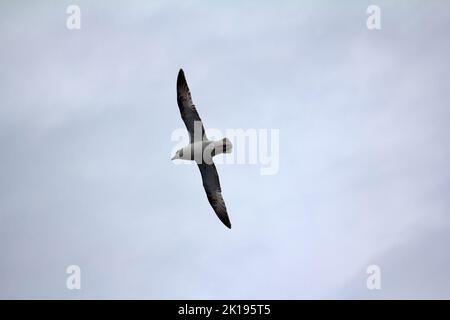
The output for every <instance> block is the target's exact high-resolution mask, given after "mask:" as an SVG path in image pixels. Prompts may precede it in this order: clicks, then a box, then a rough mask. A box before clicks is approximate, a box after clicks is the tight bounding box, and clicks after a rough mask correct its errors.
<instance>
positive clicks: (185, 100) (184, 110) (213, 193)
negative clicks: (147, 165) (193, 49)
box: [172, 69, 232, 229]
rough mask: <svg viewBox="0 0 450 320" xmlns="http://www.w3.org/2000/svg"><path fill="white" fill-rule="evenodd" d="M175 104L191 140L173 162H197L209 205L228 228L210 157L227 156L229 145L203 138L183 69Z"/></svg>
mask: <svg viewBox="0 0 450 320" xmlns="http://www.w3.org/2000/svg"><path fill="white" fill-rule="evenodd" d="M177 102H178V107H179V108H180V113H181V118H182V119H183V122H184V124H185V125H186V128H187V130H188V132H189V139H190V141H189V145H187V146H186V147H184V148H181V149H180V150H178V151H177V152H176V153H175V155H174V156H173V157H172V160H175V159H183V160H193V161H195V162H196V163H197V165H198V167H199V169H200V173H201V175H202V180H203V187H204V188H205V191H206V196H207V197H208V201H209V203H210V204H211V206H212V208H213V209H214V212H215V213H216V215H217V217H218V218H219V219H220V221H222V222H223V224H224V225H226V226H227V227H228V228H230V229H231V223H230V218H228V214H227V208H226V206H225V201H223V197H222V190H221V188H220V182H219V175H218V174H217V169H216V166H215V165H214V162H213V160H212V158H213V157H214V156H215V155H217V154H221V153H230V152H231V149H232V144H231V142H230V140H228V139H227V138H224V139H221V140H218V141H211V140H208V138H207V137H206V134H205V128H204V127H203V123H202V120H201V119H200V116H199V115H198V112H197V109H196V108H195V105H194V103H193V102H192V98H191V92H190V91H189V87H188V85H187V82H186V77H185V76H184V72H183V69H180V71H179V72H178V78H177Z"/></svg>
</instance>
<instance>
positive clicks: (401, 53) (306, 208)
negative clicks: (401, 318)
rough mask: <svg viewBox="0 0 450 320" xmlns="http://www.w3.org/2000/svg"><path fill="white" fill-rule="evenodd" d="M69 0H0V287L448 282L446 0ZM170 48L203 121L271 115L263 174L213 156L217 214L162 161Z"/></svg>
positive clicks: (208, 291) (340, 289)
mask: <svg viewBox="0 0 450 320" xmlns="http://www.w3.org/2000/svg"><path fill="white" fill-rule="evenodd" d="M71 3H72V2H70V1H67V2H59V3H58V4H56V3H55V2H50V1H39V2H37V1H34V2H31V1H22V2H20V3H6V2H2V3H1V4H0V6H1V10H0V40H1V42H2V50H1V51H0V60H1V61H2V64H1V67H0V68H1V70H0V150H1V155H2V161H1V163H2V166H0V243H1V245H0V248H1V252H2V259H1V261H0V284H1V285H0V296H1V297H5V298H11V297H13V298H348V297H359V296H361V297H369V298H370V297H372V296H371V294H372V293H373V292H366V290H365V289H364V288H361V286H364V285H365V281H366V278H365V277H366V274H365V273H364V271H365V267H366V265H367V264H379V265H380V266H381V267H382V270H383V272H384V273H383V274H384V275H385V276H384V278H383V279H384V280H383V281H384V282H383V287H384V289H383V290H382V291H381V292H377V293H376V295H377V296H376V297H387V298H393V297H448V296H449V292H450V285H448V279H449V276H448V275H447V274H446V272H445V265H446V263H447V262H448V259H449V257H450V256H449V254H448V253H447V251H448V250H446V247H447V243H448V241H446V237H445V232H446V230H448V210H449V205H450V204H449V201H448V196H447V194H448V190H449V181H450V174H449V172H448V168H447V167H448V165H447V164H448V163H449V160H450V159H449V158H450V153H449V148H448V145H449V137H450V132H449V130H450V129H449V128H450V126H449V125H448V124H449V123H448V121H449V120H448V119H449V117H448V116H449V107H448V99H447V91H448V90H447V88H446V86H447V82H448V81H447V74H448V72H449V71H450V66H449V62H448V58H447V57H448V56H449V54H450V48H449V45H448V41H447V40H446V39H447V37H448V31H449V28H450V25H449V24H450V20H449V19H448V18H449V14H450V7H449V5H448V3H446V2H444V1H442V2H439V1H436V2H433V3H432V4H431V3H429V2H427V3H425V2H421V1H398V2H395V3H392V2H387V1H380V2H379V5H380V6H381V8H382V19H383V20H382V30H380V31H375V32H373V31H372V32H371V31H368V30H367V29H366V24H365V19H366V13H365V9H366V7H367V5H369V4H371V3H369V2H368V3H363V2H360V1H353V2H350V1H349V2H346V4H343V5H339V6H337V5H336V4H335V3H334V2H330V1H320V2H317V1H314V2H311V1H309V2H297V1H292V2H286V3H284V4H282V5H279V4H277V5H275V4H274V3H271V2H263V3H261V2H260V1H258V2H256V1H249V2H245V3H244V4H242V3H241V4H238V3H233V4H212V3H207V2H196V1H195V2H186V1H183V2H177V1H173V2H168V3H166V2H152V3H149V2H148V1H132V2H131V3H130V4H128V3H127V4H122V3H120V2H114V1H97V2H95V4H94V3H92V2H89V1H77V3H78V4H79V5H80V7H81V9H82V29H81V30H79V31H69V30H67V29H66V27H65V18H66V14H65V9H66V6H67V5H69V4H71ZM180 67H183V68H184V69H185V71H186V74H187V78H188V82H189V84H190V87H191V90H192V94H193V98H194V101H195V102H196V104H197V107H198V109H199V111H200V113H201V116H202V118H203V120H204V122H205V125H206V126H207V127H211V128H219V129H222V130H224V129H227V128H244V129H245V128H279V129H280V138H281V141H280V144H281V145H280V172H279V174H278V175H275V176H260V175H259V168H257V167H255V166H249V165H246V166H231V165H230V166H227V165H222V166H220V167H218V170H219V173H220V175H221V182H222V188H223V192H224V197H225V200H226V202H227V206H228V209H229V213H230V217H231V219H232V222H233V229H232V230H231V232H230V231H229V230H227V229H226V228H223V226H222V225H221V224H220V222H219V221H218V220H217V218H216V217H215V216H214V214H213V213H212V211H211V209H210V207H209V204H208V203H207V201H206V197H205V195H204V193H203V190H202V187H201V180H200V175H199V172H198V169H197V168H196V167H195V166H175V165H173V164H172V163H171V162H170V161H169V158H170V150H171V149H172V142H171V141H170V134H171V132H172V131H173V130H174V129H175V128H178V127H182V122H181V119H180V117H179V112H178V109H177V106H176V101H175V79H176V74H177V71H178V68H180ZM426 248H429V250H426ZM402 257H403V258H402ZM420 260H425V261H426V263H419V262H418V261H420ZM69 264H78V265H80V267H81V268H82V274H83V276H82V290H81V291H79V292H74V291H69V290H67V289H66V287H65V280H66V274H65V268H66V267H67V265H69ZM405 268H408V270H409V271H408V272H409V273H405ZM409 274H410V275H412V277H414V278H417V279H420V280H419V282H416V283H415V284H414V283H412V284H411V283H409V282H408V279H409V276H408V275H409ZM418 286H420V287H421V288H424V289H423V291H421V292H418V290H417V289H416V288H418Z"/></svg>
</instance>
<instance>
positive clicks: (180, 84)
mask: <svg viewBox="0 0 450 320" xmlns="http://www.w3.org/2000/svg"><path fill="white" fill-rule="evenodd" d="M185 86H187V82H186V77H185V76H184V71H183V69H180V71H179V72H178V77H177V88H178V89H181V88H183V87H185Z"/></svg>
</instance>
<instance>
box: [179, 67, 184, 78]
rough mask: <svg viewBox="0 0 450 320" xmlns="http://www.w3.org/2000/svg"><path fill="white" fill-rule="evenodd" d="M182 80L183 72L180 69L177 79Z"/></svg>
mask: <svg viewBox="0 0 450 320" xmlns="http://www.w3.org/2000/svg"><path fill="white" fill-rule="evenodd" d="M183 78H184V71H183V69H181V68H180V71H178V79H183Z"/></svg>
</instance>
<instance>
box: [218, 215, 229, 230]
mask: <svg viewBox="0 0 450 320" xmlns="http://www.w3.org/2000/svg"><path fill="white" fill-rule="evenodd" d="M220 221H222V223H223V224H224V225H225V226H226V227H227V228H228V229H231V222H230V220H229V219H228V217H227V218H226V219H220Z"/></svg>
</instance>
